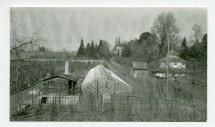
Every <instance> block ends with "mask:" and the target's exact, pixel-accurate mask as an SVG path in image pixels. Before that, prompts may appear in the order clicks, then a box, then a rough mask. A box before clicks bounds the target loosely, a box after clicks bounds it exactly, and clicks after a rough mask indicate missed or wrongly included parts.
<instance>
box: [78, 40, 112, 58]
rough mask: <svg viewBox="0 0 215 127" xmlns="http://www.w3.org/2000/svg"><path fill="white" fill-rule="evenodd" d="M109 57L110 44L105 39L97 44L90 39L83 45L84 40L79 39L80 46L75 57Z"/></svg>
mask: <svg viewBox="0 0 215 127" xmlns="http://www.w3.org/2000/svg"><path fill="white" fill-rule="evenodd" d="M110 57H111V52H110V45H109V44H108V42H107V41H105V40H100V41H99V45H97V44H95V43H94V41H93V40H92V42H91V43H87V45H86V46H84V40H83V39H81V43H80V46H79V48H78V51H77V55H76V58H94V59H98V58H102V59H107V58H110Z"/></svg>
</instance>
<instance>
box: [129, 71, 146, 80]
mask: <svg viewBox="0 0 215 127" xmlns="http://www.w3.org/2000/svg"><path fill="white" fill-rule="evenodd" d="M148 75H149V71H148V70H132V77H133V78H144V77H147V76H148Z"/></svg>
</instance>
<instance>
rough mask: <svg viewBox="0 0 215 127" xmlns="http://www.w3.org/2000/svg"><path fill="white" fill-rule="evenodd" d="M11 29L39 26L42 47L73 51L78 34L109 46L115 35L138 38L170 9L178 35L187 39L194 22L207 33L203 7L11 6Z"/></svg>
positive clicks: (31, 30)
mask: <svg viewBox="0 0 215 127" xmlns="http://www.w3.org/2000/svg"><path fill="white" fill-rule="evenodd" d="M12 10H13V13H14V20H13V24H12V25H11V28H12V30H15V31H16V33H17V35H18V36H28V35H32V34H33V33H34V32H35V31H37V30H39V29H40V35H41V36H42V37H43V38H44V39H45V40H46V42H45V43H42V44H41V45H44V46H45V47H46V48H49V49H50V50H54V51H61V50H62V49H63V48H64V49H66V50H68V51H76V50H77V49H78V47H79V45H80V41H81V38H83V39H84V42H85V44H86V43H87V42H91V41H92V40H94V42H95V43H98V42H99V40H100V39H103V40H106V41H108V42H109V43H110V44H111V45H112V46H113V45H114V43H115V39H116V37H119V36H120V39H121V41H129V40H133V39H135V38H139V36H140V34H141V33H143V32H146V31H150V28H151V26H152V25H153V21H154V19H155V18H156V17H157V16H158V15H159V14H160V13H161V12H162V11H166V12H173V13H174V16H175V18H176V24H177V26H178V28H180V33H179V35H180V36H181V37H183V36H185V37H186V38H187V39H189V36H190V33H191V28H192V25H193V24H194V23H196V24H199V25H201V26H202V29H203V31H204V33H207V9H206V8H104V7H103V8H59V7H58V8H12Z"/></svg>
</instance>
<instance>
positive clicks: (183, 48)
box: [180, 37, 188, 60]
mask: <svg viewBox="0 0 215 127" xmlns="http://www.w3.org/2000/svg"><path fill="white" fill-rule="evenodd" d="M180 57H181V58H183V59H185V60H186V59H188V47H187V40H186V38H185V37H184V38H183V41H182V43H181V52H180Z"/></svg>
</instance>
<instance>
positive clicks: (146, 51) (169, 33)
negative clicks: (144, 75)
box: [122, 12, 207, 62]
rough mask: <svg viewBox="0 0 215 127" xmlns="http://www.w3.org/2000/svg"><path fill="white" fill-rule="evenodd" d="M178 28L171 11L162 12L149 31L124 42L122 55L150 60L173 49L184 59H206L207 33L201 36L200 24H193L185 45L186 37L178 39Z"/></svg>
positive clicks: (138, 59) (140, 59)
mask: <svg viewBox="0 0 215 127" xmlns="http://www.w3.org/2000/svg"><path fill="white" fill-rule="evenodd" d="M179 32H180V29H179V28H178V27H177V25H176V19H175V17H174V15H173V13H171V12H167V13H166V12H162V13H161V14H160V15H158V17H157V18H156V19H155V20H154V22H153V26H152V27H151V31H150V32H144V33H142V34H141V35H140V36H139V38H136V39H134V40H130V41H129V42H128V43H127V44H124V48H123V50H122V56H123V57H130V58H131V59H132V60H135V61H146V62H151V61H154V60H157V59H160V58H163V57H166V55H167V51H168V43H169V50H171V49H173V50H175V51H177V52H179V53H180V55H179V56H180V57H181V58H182V59H184V60H188V61H189V60H191V59H196V60H201V61H204V62H205V61H206V60H207V34H204V36H203V30H202V28H201V26H200V25H198V24H194V25H193V27H192V32H191V35H190V40H189V41H190V43H193V45H192V46H188V45H187V39H186V38H185V37H184V38H183V40H182V41H181V40H180V37H179Z"/></svg>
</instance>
